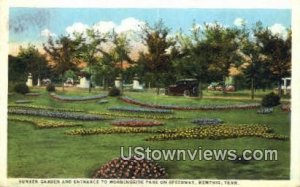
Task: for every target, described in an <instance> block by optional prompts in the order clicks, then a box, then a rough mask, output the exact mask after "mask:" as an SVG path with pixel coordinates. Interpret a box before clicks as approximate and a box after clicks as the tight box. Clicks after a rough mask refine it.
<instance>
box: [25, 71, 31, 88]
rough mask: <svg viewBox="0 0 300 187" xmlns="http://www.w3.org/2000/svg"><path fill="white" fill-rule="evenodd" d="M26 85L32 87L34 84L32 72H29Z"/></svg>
mask: <svg viewBox="0 0 300 187" xmlns="http://www.w3.org/2000/svg"><path fill="white" fill-rule="evenodd" d="M26 85H27V86H28V87H32V86H33V84H32V75H31V73H29V75H28V78H27V82H26Z"/></svg>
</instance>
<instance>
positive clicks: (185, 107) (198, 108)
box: [120, 97, 260, 110]
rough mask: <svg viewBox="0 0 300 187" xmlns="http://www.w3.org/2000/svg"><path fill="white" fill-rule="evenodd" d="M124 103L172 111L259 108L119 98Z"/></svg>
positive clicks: (254, 104) (250, 104) (253, 106)
mask: <svg viewBox="0 0 300 187" xmlns="http://www.w3.org/2000/svg"><path fill="white" fill-rule="evenodd" d="M120 99H121V100H122V101H124V102H126V103H130V104H135V105H139V106H144V107H149V108H161V109H174V110H231V109H253V108H257V107H259V106H260V104H259V103H249V104H235V105H202V106H177V105H157V104H150V103H143V102H141V101H138V100H135V99H133V98H129V97H120Z"/></svg>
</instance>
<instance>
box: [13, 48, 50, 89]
mask: <svg viewBox="0 0 300 187" xmlns="http://www.w3.org/2000/svg"><path fill="white" fill-rule="evenodd" d="M9 72H10V73H9V80H13V81H16V80H19V79H21V80H22V79H24V78H25V79H26V75H28V74H29V73H31V74H32V76H33V82H34V83H35V84H36V83H37V80H38V79H39V78H45V77H46V76H47V75H48V73H49V67H48V62H47V59H46V57H45V56H44V55H43V54H41V53H40V52H39V50H38V49H37V48H36V47H35V46H34V45H31V44H29V45H28V46H27V47H22V46H21V47H20V49H19V53H18V55H17V56H16V57H12V56H10V58H9Z"/></svg>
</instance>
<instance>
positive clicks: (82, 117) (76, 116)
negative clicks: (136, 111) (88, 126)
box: [8, 108, 104, 121]
mask: <svg viewBox="0 0 300 187" xmlns="http://www.w3.org/2000/svg"><path fill="white" fill-rule="evenodd" d="M8 113H9V114H17V115H32V116H44V117H50V118H63V119H75V120H87V121H95V120H103V119H104V118H103V117H101V116H98V115H91V114H81V113H72V112H62V111H60V112H59V111H48V110H32V109H12V108H9V109H8Z"/></svg>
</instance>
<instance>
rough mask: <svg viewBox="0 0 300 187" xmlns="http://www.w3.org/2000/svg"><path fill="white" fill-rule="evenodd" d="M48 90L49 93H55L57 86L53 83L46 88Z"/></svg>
mask: <svg viewBox="0 0 300 187" xmlns="http://www.w3.org/2000/svg"><path fill="white" fill-rule="evenodd" d="M46 90H47V91H48V92H55V86H54V84H52V83H50V84H48V85H47V86H46Z"/></svg>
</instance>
